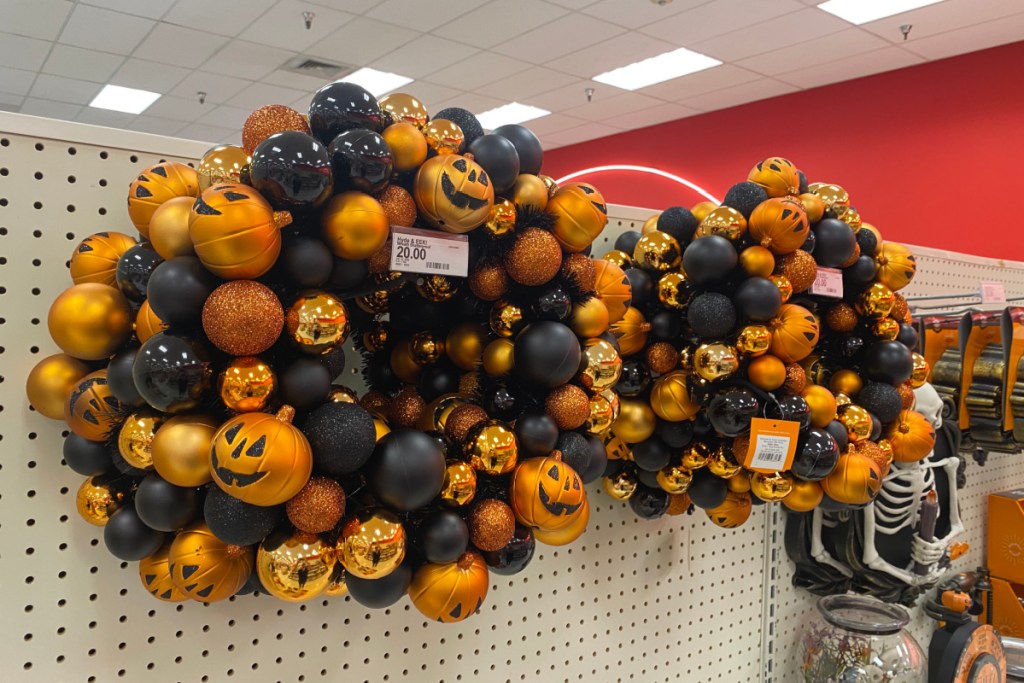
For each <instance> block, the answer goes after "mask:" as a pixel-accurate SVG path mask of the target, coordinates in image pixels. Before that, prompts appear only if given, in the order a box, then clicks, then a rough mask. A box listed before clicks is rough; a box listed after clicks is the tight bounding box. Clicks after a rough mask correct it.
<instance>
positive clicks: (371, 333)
mask: <svg viewBox="0 0 1024 683" xmlns="http://www.w3.org/2000/svg"><path fill="white" fill-rule="evenodd" d="M387 343H388V328H387V327H386V326H384V325H382V324H380V323H375V324H374V325H373V327H371V328H370V329H368V330H367V331H366V332H363V346H365V347H366V349H367V350H368V351H380V350H381V349H383V348H384V347H385V346H387Z"/></svg>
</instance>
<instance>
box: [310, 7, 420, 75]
mask: <svg viewBox="0 0 1024 683" xmlns="http://www.w3.org/2000/svg"><path fill="white" fill-rule="evenodd" d="M418 35H419V34H418V33H417V32H416V31H411V30H409V29H407V28H401V27H399V26H394V25H392V24H385V23H383V22H380V21H376V20H374V19H367V18H365V17H358V18H357V19H355V20H353V21H350V22H349V23H347V24H345V25H344V26H342V27H341V28H340V29H338V30H337V31H335V32H334V33H332V34H331V35H330V36H328V37H327V38H325V39H323V40H321V41H320V42H318V43H316V44H315V45H313V46H312V47H310V48H309V49H308V50H306V52H308V53H309V54H311V55H316V56H318V57H323V58H325V59H327V60H329V61H334V62H340V63H342V64H344V65H347V66H354V67H361V66H366V65H367V64H369V63H370V62H372V61H373V60H375V59H378V58H380V57H383V56H384V55H386V54H387V53H389V52H391V51H392V50H395V49H397V48H399V47H401V46H402V45H404V44H406V43H407V42H409V41H411V40H412V39H414V38H416V37H417V36H418Z"/></svg>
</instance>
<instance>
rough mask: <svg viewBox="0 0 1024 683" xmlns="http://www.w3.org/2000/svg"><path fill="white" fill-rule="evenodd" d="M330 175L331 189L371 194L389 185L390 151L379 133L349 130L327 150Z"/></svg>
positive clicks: (392, 166) (360, 129)
mask: <svg viewBox="0 0 1024 683" xmlns="http://www.w3.org/2000/svg"><path fill="white" fill-rule="evenodd" d="M327 153H328V154H330V156H331V170H332V171H333V173H334V189H335V191H336V192H341V191H344V190H359V191H360V192H366V193H369V194H374V193H377V192H380V191H381V190H383V189H384V188H385V187H387V184H388V183H389V182H390V181H391V174H392V173H393V172H394V170H395V164H394V159H393V158H392V156H391V148H390V147H388V143H387V142H385V141H384V138H382V137H381V136H380V133H376V132H374V131H372V130H367V129H366V128H353V129H352V130H346V131H345V132H344V133H340V134H339V135H338V137H336V138H334V139H333V140H331V144H330V145H328V146H327Z"/></svg>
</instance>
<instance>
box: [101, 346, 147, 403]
mask: <svg viewBox="0 0 1024 683" xmlns="http://www.w3.org/2000/svg"><path fill="white" fill-rule="evenodd" d="M138 353H139V347H138V346H129V347H128V348H126V349H124V350H123V351H120V352H119V353H118V354H117V355H116V356H114V357H113V358H111V359H110V363H108V364H107V386H108V387H110V393H112V394H113V395H114V398H116V399H117V400H118V401H120V402H121V403H124V404H125V405H129V406H133V407H138V406H141V405H145V403H146V399H144V398H142V395H141V394H139V390H138V389H136V388H135V379H134V378H133V377H132V365H134V364H135V356H136V355H138Z"/></svg>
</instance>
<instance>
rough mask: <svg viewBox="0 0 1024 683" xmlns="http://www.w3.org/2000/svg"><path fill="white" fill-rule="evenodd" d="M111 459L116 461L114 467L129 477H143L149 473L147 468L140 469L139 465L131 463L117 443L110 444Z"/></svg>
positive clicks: (113, 461)
mask: <svg viewBox="0 0 1024 683" xmlns="http://www.w3.org/2000/svg"><path fill="white" fill-rule="evenodd" d="M110 461H111V462H112V463H114V469H115V470H117V471H118V472H120V473H121V474H124V475H126V476H129V477H135V478H141V477H144V476H146V475H147V474H149V472H148V471H146V470H140V469H139V468H138V467H135V466H134V465H132V464H130V463H129V462H128V461H127V460H125V459H124V456H123V455H121V451H119V450H118V449H117V444H116V443H111V444H110Z"/></svg>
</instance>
